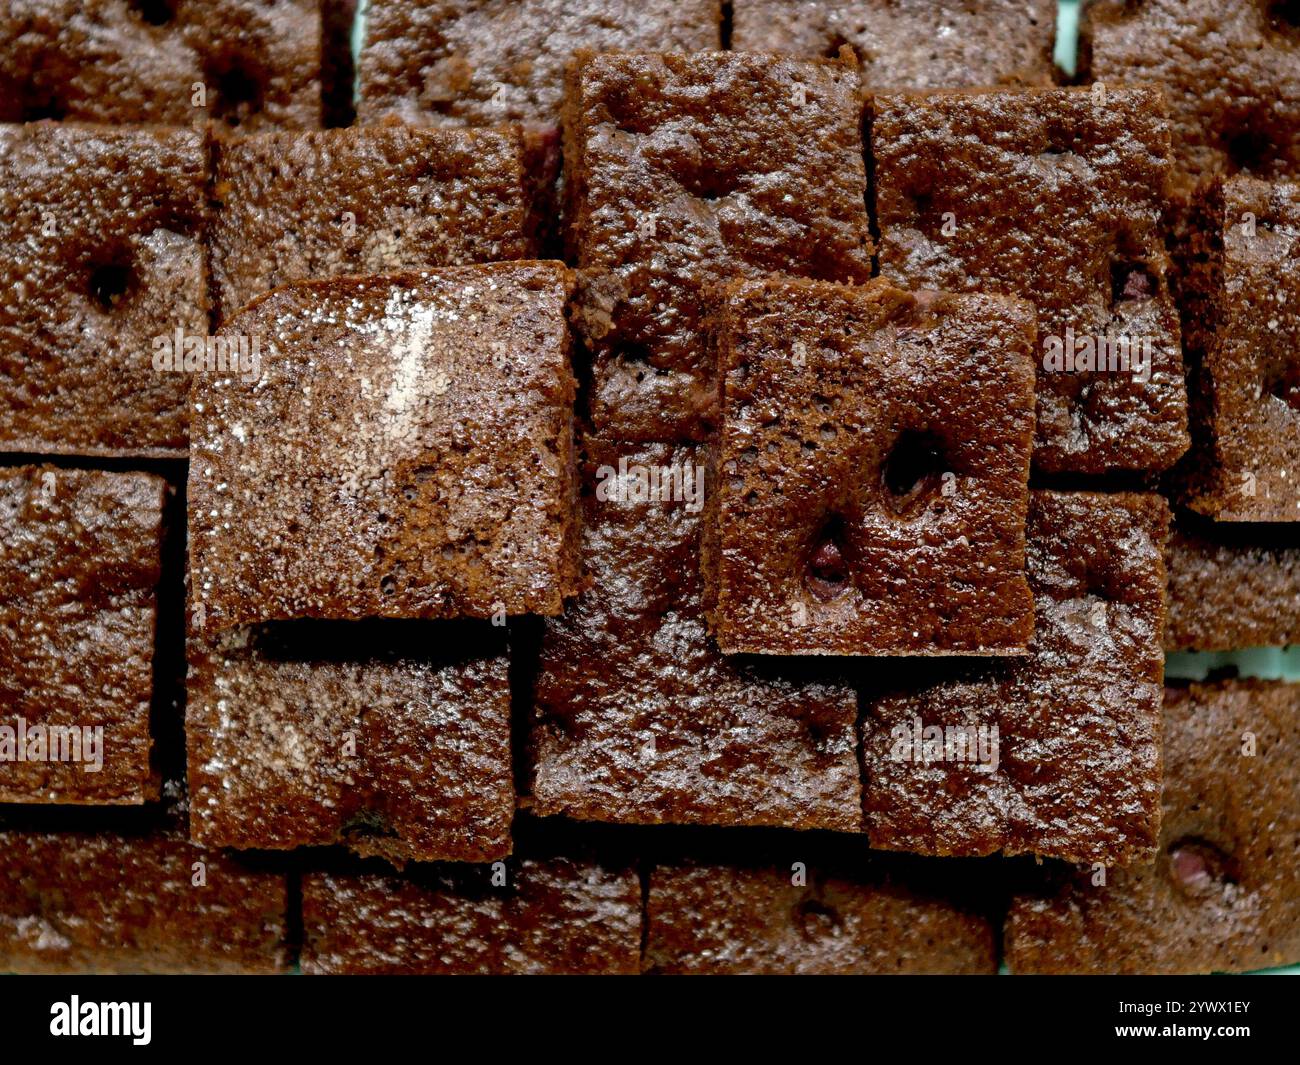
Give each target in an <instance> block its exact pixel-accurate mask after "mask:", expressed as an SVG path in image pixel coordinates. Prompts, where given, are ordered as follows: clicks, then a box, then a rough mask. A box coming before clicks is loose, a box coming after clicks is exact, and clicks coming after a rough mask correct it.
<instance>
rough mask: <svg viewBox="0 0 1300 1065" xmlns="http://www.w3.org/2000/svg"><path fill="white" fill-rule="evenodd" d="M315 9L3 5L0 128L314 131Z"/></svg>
mask: <svg viewBox="0 0 1300 1065" xmlns="http://www.w3.org/2000/svg"><path fill="white" fill-rule="evenodd" d="M320 71H321V14H320V0H276V2H275V3H268V2H266V0H184V2H183V3H176V2H174V0H133V2H131V3H123V2H122V0H6V3H5V4H4V5H3V7H0V121H5V122H31V121H35V120H37V119H42V118H51V119H57V120H69V121H79V122H103V123H105V124H109V125H125V124H131V123H156V124H160V125H169V126H186V125H202V124H203V123H205V122H208V121H213V122H216V123H218V124H220V125H222V126H225V127H228V128H233V127H236V126H238V127H240V128H245V129H247V128H268V127H284V128H307V129H311V128H315V127H318V126H320V122H321V83H320Z"/></svg>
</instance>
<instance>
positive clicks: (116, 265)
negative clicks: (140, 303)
mask: <svg viewBox="0 0 1300 1065" xmlns="http://www.w3.org/2000/svg"><path fill="white" fill-rule="evenodd" d="M131 280H132V274H131V267H130V266H129V265H127V264H125V263H121V262H109V263H104V264H102V265H100V266H96V267H93V268H92V269H91V271H90V282H89V284H88V285H87V290H88V292H89V293H90V298H91V299H93V300H94V301H95V303H96V304H98V305H99V308H100V310H103V311H106V312H107V311H111V310H113V308H115V307H116V306H117V305H118V303H120V302H121V300H122V298H123V297H124V296H125V295H126V293H127V290H128V289H129V288H130V287H131Z"/></svg>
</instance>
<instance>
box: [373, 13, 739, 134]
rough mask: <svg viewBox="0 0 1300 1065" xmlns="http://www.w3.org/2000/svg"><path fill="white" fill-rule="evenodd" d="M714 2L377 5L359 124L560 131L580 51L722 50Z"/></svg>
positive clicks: (718, 19)
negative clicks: (522, 126)
mask: <svg viewBox="0 0 1300 1065" xmlns="http://www.w3.org/2000/svg"><path fill="white" fill-rule="evenodd" d="M720 6H721V5H720V4H719V2H718V0H641V2H639V3H636V4H627V3H624V2H622V0H432V2H429V0H371V3H370V7H369V12H368V14H367V16H366V19H367V21H366V37H365V42H364V44H363V45H362V49H361V57H360V63H359V65H358V71H357V73H358V75H359V80H358V100H357V118H358V120H359V121H361V122H373V121H375V120H376V119H379V118H382V117H386V116H394V117H396V118H400V119H401V120H402V121H403V122H409V123H411V124H412V125H421V124H430V125H464V124H468V125H485V124H491V123H494V122H524V123H527V124H529V125H531V126H535V127H546V126H551V127H554V126H555V125H557V124H558V123H559V118H560V106H561V100H562V97H563V93H564V67H565V64H567V63H568V62H569V60H570V59H572V57H573V55H574V54H575V53H576V52H578V51H579V50H589V51H593V52H659V51H664V52H694V51H699V50H701V49H706V48H717V47H718V44H719V39H718V25H719V23H720V21H721V17H722V16H721V10H720Z"/></svg>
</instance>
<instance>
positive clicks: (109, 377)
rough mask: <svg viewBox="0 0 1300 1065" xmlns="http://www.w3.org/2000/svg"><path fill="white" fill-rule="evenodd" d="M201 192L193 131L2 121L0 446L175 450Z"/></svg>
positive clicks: (200, 317) (198, 318)
mask: <svg viewBox="0 0 1300 1065" xmlns="http://www.w3.org/2000/svg"><path fill="white" fill-rule="evenodd" d="M206 183H207V156H206V153H205V149H204V145H203V138H202V135H201V134H199V133H197V132H191V131H188V130H163V129H140V128H121V129H111V128H107V127H78V126H63V125H54V124H51V123H37V124H35V125H29V126H0V288H3V290H4V291H5V292H6V293H7V294H8V295H7V296H6V298H5V300H4V301H3V304H0V368H2V369H0V400H2V401H0V450H2V451H10V452H34V453H39V454H60V455H95V456H116V455H133V456H134V455H149V456H173V457H174V456H180V455H183V454H184V452H185V446H186V409H185V408H186V402H185V397H186V391H187V389H188V381H187V380H186V376H185V374H184V373H177V372H172V371H171V370H170V369H167V368H164V369H155V356H156V354H157V352H158V350H159V348H158V345H159V343H160V342H161V341H170V338H172V337H173V336H174V335H176V334H177V333H180V334H182V335H185V336H198V337H204V336H206V335H207V332H208V318H207V314H208V301H207V287H206V284H205V281H204V268H203V245H202V234H203V224H204V213H205V209H206V191H205V189H206Z"/></svg>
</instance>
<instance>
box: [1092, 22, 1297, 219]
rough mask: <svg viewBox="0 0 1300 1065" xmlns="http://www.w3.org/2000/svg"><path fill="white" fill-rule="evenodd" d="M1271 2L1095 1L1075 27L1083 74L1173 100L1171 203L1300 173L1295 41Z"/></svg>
mask: <svg viewBox="0 0 1300 1065" xmlns="http://www.w3.org/2000/svg"><path fill="white" fill-rule="evenodd" d="M1294 19H1295V15H1294V12H1292V13H1291V14H1290V15H1288V14H1287V9H1286V7H1285V5H1281V4H1277V3H1273V2H1271V0H1143V2H1142V3H1140V4H1133V3H1125V2H1122V0H1119V2H1116V0H1098V2H1095V3H1091V4H1089V5H1087V8H1086V9H1085V14H1084V17H1083V20H1082V22H1081V31H1082V34H1083V38H1084V39H1083V53H1082V54H1083V55H1084V56H1089V55H1090V57H1091V58H1090V62H1089V64H1088V65H1089V74H1090V76H1091V78H1092V79H1094V80H1096V81H1101V82H1105V83H1107V84H1114V85H1119V84H1124V83H1131V84H1137V83H1150V84H1154V85H1160V86H1161V87H1163V89H1164V92H1165V96H1166V98H1167V99H1168V100H1169V111H1170V118H1171V121H1170V130H1171V133H1172V136H1173V150H1174V163H1175V165H1174V189H1173V191H1174V196H1175V198H1176V200H1185V199H1186V198H1187V197H1188V196H1190V194H1191V192H1192V190H1193V188H1194V187H1195V185H1196V183H1197V182H1198V181H1200V180H1203V179H1204V178H1206V177H1208V176H1211V175H1213V174H1217V173H1220V172H1224V171H1226V172H1228V173H1235V172H1237V171H1238V170H1248V171H1251V172H1254V173H1257V174H1259V175H1261V176H1269V175H1273V174H1287V173H1295V172H1296V170H1297V168H1300V37H1298V36H1297V35H1296V28H1295V21H1294Z"/></svg>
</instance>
